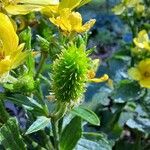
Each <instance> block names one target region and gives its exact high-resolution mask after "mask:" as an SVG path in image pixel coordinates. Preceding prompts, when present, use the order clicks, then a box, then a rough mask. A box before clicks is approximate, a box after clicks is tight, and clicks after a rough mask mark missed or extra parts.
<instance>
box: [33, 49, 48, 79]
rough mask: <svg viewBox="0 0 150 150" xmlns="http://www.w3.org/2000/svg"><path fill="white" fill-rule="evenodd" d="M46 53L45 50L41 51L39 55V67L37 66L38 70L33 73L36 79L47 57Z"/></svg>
mask: <svg viewBox="0 0 150 150" xmlns="http://www.w3.org/2000/svg"><path fill="white" fill-rule="evenodd" d="M47 55H48V54H47V53H46V52H42V56H41V60H40V63H39V67H38V70H37V72H36V75H35V79H37V78H38V77H39V75H40V73H41V71H42V69H43V65H44V63H45V61H46V59H47Z"/></svg>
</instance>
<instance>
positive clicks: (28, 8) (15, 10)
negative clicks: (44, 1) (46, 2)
mask: <svg viewBox="0 0 150 150" xmlns="http://www.w3.org/2000/svg"><path fill="white" fill-rule="evenodd" d="M42 8H43V7H42V6H39V5H8V6H7V7H5V9H6V11H7V12H8V13H9V14H11V15H19V14H20V15H26V14H28V13H30V12H32V11H40V10H41V9H42Z"/></svg>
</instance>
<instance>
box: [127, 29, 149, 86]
mask: <svg viewBox="0 0 150 150" xmlns="http://www.w3.org/2000/svg"><path fill="white" fill-rule="evenodd" d="M133 41H134V44H135V45H136V47H135V49H136V50H137V52H139V51H140V52H141V51H149V52H150V39H149V36H148V33H147V32H146V30H142V31H140V32H139V33H138V36H137V37H136V38H134V39H133ZM128 73H129V76H130V77H131V78H132V79H134V80H137V81H139V83H140V85H141V87H145V88H150V58H146V59H143V60H141V61H140V62H139V64H138V65H136V66H135V67H132V68H131V69H129V71H128Z"/></svg>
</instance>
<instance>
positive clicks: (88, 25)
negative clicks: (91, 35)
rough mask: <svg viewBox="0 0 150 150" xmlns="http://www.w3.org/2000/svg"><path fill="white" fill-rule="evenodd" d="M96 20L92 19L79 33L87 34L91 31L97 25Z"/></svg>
mask: <svg viewBox="0 0 150 150" xmlns="http://www.w3.org/2000/svg"><path fill="white" fill-rule="evenodd" d="M95 22H96V20H95V19H91V20H90V21H88V22H86V23H85V24H84V25H83V26H82V27H81V28H79V29H78V30H77V31H78V32H85V31H88V30H90V28H92V27H93V25H94V24H95Z"/></svg>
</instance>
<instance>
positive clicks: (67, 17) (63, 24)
mask: <svg viewBox="0 0 150 150" xmlns="http://www.w3.org/2000/svg"><path fill="white" fill-rule="evenodd" d="M50 21H51V22H52V23H53V24H55V25H56V26H58V27H59V28H60V29H61V30H62V31H63V32H64V33H65V34H67V33H76V32H77V33H82V32H85V31H88V30H89V29H90V28H91V27H92V26H93V25H94V23H95V19H91V20H90V21H89V22H87V23H85V24H84V25H82V16H81V14H80V13H78V12H71V11H70V10H69V9H64V10H63V11H62V13H61V14H60V16H58V17H56V18H54V17H53V18H50Z"/></svg>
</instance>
